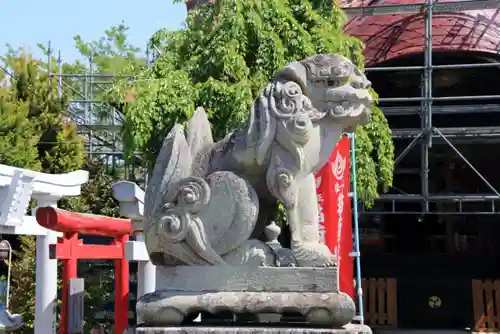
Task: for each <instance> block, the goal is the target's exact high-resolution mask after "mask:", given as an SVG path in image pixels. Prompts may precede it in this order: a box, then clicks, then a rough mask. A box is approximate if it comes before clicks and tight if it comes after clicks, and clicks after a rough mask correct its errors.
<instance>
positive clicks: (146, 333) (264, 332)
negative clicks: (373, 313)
mask: <svg viewBox="0 0 500 334" xmlns="http://www.w3.org/2000/svg"><path fill="white" fill-rule="evenodd" d="M371 333H372V331H371V329H370V328H369V327H368V326H363V325H347V326H344V327H343V328H338V329H331V328H311V327H299V326H297V327H283V326H263V327H252V326H249V327H237V326H236V327H229V326H228V327H223V326H220V327H208V326H192V327H191V326H180V327H150V328H136V329H131V330H129V332H127V333H126V334H371Z"/></svg>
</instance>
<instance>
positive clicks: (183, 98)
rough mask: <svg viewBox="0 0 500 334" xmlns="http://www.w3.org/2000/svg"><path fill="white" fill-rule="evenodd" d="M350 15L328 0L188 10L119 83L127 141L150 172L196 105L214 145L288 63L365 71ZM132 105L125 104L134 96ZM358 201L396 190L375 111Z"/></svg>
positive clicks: (230, 1)
mask: <svg viewBox="0 0 500 334" xmlns="http://www.w3.org/2000/svg"><path fill="white" fill-rule="evenodd" d="M344 22H346V17H345V15H344V14H343V12H342V11H341V10H340V8H339V7H338V5H337V3H336V2H334V1H331V0H310V1H307V0H276V1H267V0H218V1H217V2H216V3H215V4H213V5H203V6H200V7H198V8H196V9H195V10H193V11H191V12H190V13H189V15H188V18H187V20H186V27H185V28H184V29H183V30H179V31H167V30H160V31H158V32H157V33H155V34H154V36H153V37H152V38H151V40H150V47H151V49H155V50H157V52H158V53H159V54H160V55H159V57H158V58H157V59H156V61H155V63H154V65H153V66H152V68H150V69H148V70H145V71H143V72H142V74H141V75H140V76H139V80H138V81H136V82H134V83H130V82H125V81H123V82H120V83H118V84H117V85H116V86H115V87H114V93H115V94H116V96H117V97H118V99H119V100H120V101H122V102H123V103H124V116H125V127H124V132H123V135H124V141H125V143H126V149H127V150H128V152H129V155H130V154H132V153H133V152H137V151H138V152H140V153H143V154H144V155H145V156H146V160H147V161H148V163H149V165H150V166H151V165H152V164H154V161H155V159H156V155H157V153H158V151H159V148H160V146H161V142H162V140H163V137H164V136H165V135H166V133H167V131H168V130H169V129H170V128H171V127H172V126H173V125H174V124H175V123H183V122H185V121H186V120H187V119H188V117H189V115H190V114H191V113H192V112H193V111H194V109H195V107H198V106H201V107H204V108H205V109H206V110H208V111H209V115H210V121H211V123H212V126H213V129H212V130H213V133H214V136H215V138H216V139H219V138H221V137H222V136H224V135H226V134H227V133H228V132H229V131H231V130H233V129H234V128H235V127H237V126H239V125H240V124H241V123H242V122H244V121H245V120H246V119H247V116H248V113H249V108H250V105H251V103H252V100H253V98H254V97H255V96H256V95H257V93H258V91H259V90H260V89H262V88H263V87H264V86H265V85H266V84H267V82H268V81H269V80H270V79H271V78H272V76H273V75H274V73H275V72H276V71H277V70H278V69H279V68H281V67H283V66H284V65H285V64H286V63H287V62H290V61H293V60H298V59H303V58H305V57H307V56H309V55H312V54H316V53H339V54H342V55H345V56H347V57H349V58H350V59H352V60H353V61H354V62H355V63H356V64H357V65H358V66H360V67H363V55H362V51H363V45H362V43H361V41H359V40H358V39H356V38H353V37H350V36H347V35H345V34H344V33H343V31H342V25H343V24H344ZM131 91H133V92H134V94H133V95H134V98H133V99H128V100H127V99H126V97H127V96H129V95H130V92H131ZM356 153H357V160H358V185H359V192H360V198H361V199H362V200H363V201H364V202H365V203H366V204H367V205H368V206H369V205H371V204H372V202H373V199H374V198H376V197H377V196H378V193H379V192H380V191H385V190H387V188H388V187H389V186H390V185H391V184H392V170H393V160H394V149H393V144H392V140H391V137H390V129H389V127H388V124H387V122H386V120H385V117H384V115H383V114H382V112H381V111H380V110H379V109H377V108H375V109H374V111H373V122H372V123H371V124H370V125H368V126H366V127H365V128H359V129H358V130H357V150H356Z"/></svg>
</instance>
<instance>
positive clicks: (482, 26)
mask: <svg viewBox="0 0 500 334" xmlns="http://www.w3.org/2000/svg"><path fill="white" fill-rule="evenodd" d="M450 1H451V0H441V1H440V2H450ZM421 2H422V1H421V0H417V1H415V0H378V1H377V0H375V1H372V3H371V5H390V4H412V3H421ZM353 5H354V4H353ZM432 27H433V31H432V45H433V50H435V51H480V52H487V53H495V54H499V53H500V9H489V10H474V11H467V12H450V13H434V14H433V24H432ZM345 31H346V32H347V33H349V34H351V35H354V36H357V37H359V38H360V39H361V40H363V41H364V43H365V57H366V65H367V66H373V65H376V64H378V63H381V62H384V61H386V60H390V59H394V58H397V57H400V56H403V55H407V54H411V53H420V52H423V50H424V19H423V14H422V13H418V14H405V15H400V14H398V15H387V16H366V17H355V18H351V19H350V20H349V22H348V23H347V24H346V26H345Z"/></svg>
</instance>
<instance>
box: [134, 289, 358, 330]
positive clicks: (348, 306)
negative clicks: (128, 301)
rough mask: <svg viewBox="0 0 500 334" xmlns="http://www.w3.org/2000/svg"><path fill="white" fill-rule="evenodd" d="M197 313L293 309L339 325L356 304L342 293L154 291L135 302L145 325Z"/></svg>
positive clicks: (316, 320)
mask: <svg viewBox="0 0 500 334" xmlns="http://www.w3.org/2000/svg"><path fill="white" fill-rule="evenodd" d="M196 312H208V313H212V314H217V313H221V312H231V313H233V314H250V315H252V314H260V313H279V314H282V313H286V312H293V313H299V314H301V315H303V316H304V317H305V319H306V321H307V322H308V323H309V324H313V325H322V326H328V327H332V326H333V327H341V326H344V325H346V324H348V323H349V322H351V320H352V319H353V317H354V315H355V305H354V302H353V300H352V299H351V298H350V297H349V296H348V295H346V294H344V293H324V292H323V293H321V292H191V291H188V292H186V291H184V292H180V291H156V292H154V293H151V294H147V295H145V296H143V297H142V298H141V299H140V300H139V302H138V303H137V315H138V316H139V317H140V318H141V319H142V320H143V322H144V323H145V324H148V326H161V325H166V324H169V325H179V324H181V323H182V322H183V321H184V320H186V319H185V318H186V317H187V316H189V315H192V314H193V313H196Z"/></svg>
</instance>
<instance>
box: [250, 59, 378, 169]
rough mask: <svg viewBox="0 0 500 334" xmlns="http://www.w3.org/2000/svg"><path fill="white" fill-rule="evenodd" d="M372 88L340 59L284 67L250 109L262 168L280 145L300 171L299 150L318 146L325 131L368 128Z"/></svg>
mask: <svg viewBox="0 0 500 334" xmlns="http://www.w3.org/2000/svg"><path fill="white" fill-rule="evenodd" d="M370 87H371V83H370V81H368V79H367V78H366V76H365V75H364V74H363V73H362V72H361V71H360V70H359V69H358V68H357V67H356V66H355V65H354V64H353V63H352V62H351V61H349V60H348V59H347V58H345V57H342V56H338V55H327V54H320V55H315V56H312V57H309V58H306V59H304V60H302V61H297V62H292V63H290V64H288V65H286V66H285V67H284V68H283V69H281V70H280V71H279V72H278V73H277V74H276V76H275V78H274V80H273V81H272V82H271V83H270V84H269V85H268V86H267V87H266V88H265V89H264V90H263V91H262V92H261V93H260V95H259V96H258V97H257V99H256V100H255V102H254V104H253V106H252V111H251V117H250V122H249V124H248V134H247V136H248V138H249V139H250V141H253V140H256V141H257V146H256V149H257V150H256V158H257V159H256V161H257V164H258V165H262V164H264V163H265V160H266V159H267V158H268V157H269V149H270V148H271V147H272V145H273V143H278V144H279V145H281V147H283V148H285V149H286V150H288V151H289V152H291V153H292V155H293V156H294V158H295V160H296V162H297V164H298V165H299V166H300V165H301V163H300V162H301V161H302V160H303V159H302V158H301V157H302V156H304V154H303V153H301V151H302V150H304V149H308V147H309V146H315V145H319V141H320V140H319V139H318V137H320V136H324V133H325V131H326V132H331V131H335V132H336V133H337V132H338V136H340V134H341V133H342V132H351V131H354V130H355V129H356V126H357V125H358V124H364V123H366V122H367V121H368V120H369V116H370V107H371V105H372V102H373V100H372V97H371V95H370ZM327 140H330V139H329V138H328V139H327ZM332 140H335V141H336V140H338V138H335V139H332Z"/></svg>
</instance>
